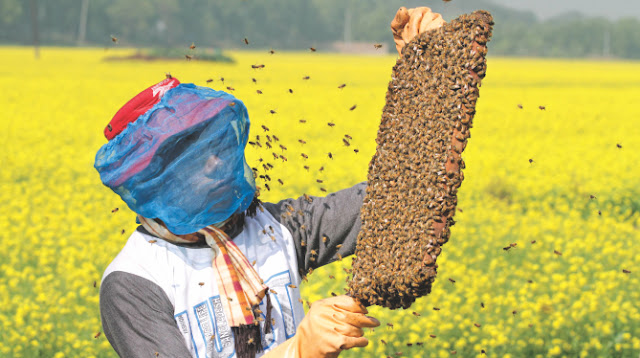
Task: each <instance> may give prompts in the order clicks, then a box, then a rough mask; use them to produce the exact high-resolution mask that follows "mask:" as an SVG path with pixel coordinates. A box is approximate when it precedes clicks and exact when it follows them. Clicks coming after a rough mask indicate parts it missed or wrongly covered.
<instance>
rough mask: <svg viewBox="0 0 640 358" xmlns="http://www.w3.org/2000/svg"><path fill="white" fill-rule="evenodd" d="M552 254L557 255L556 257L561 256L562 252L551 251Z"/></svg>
mask: <svg viewBox="0 0 640 358" xmlns="http://www.w3.org/2000/svg"><path fill="white" fill-rule="evenodd" d="M553 253H554V254H556V255H558V256H562V252H560V251H558V250H553Z"/></svg>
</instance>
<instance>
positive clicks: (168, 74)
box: [164, 72, 173, 80]
mask: <svg viewBox="0 0 640 358" xmlns="http://www.w3.org/2000/svg"><path fill="white" fill-rule="evenodd" d="M164 76H165V77H166V78H167V79H168V80H170V79H172V78H173V76H171V73H170V72H167V73H165V74H164Z"/></svg>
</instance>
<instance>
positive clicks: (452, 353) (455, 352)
mask: <svg viewBox="0 0 640 358" xmlns="http://www.w3.org/2000/svg"><path fill="white" fill-rule="evenodd" d="M443 1H451V0H443ZM456 354H458V352H457V351H451V355H452V356H454V355H456Z"/></svg>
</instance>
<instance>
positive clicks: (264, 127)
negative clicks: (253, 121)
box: [262, 124, 269, 132]
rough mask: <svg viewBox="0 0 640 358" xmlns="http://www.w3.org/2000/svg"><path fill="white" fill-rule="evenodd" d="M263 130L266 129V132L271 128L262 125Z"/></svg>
mask: <svg viewBox="0 0 640 358" xmlns="http://www.w3.org/2000/svg"><path fill="white" fill-rule="evenodd" d="M262 129H264V131H265V132H268V131H269V128H268V127H267V126H265V125H264V124H263V125H262Z"/></svg>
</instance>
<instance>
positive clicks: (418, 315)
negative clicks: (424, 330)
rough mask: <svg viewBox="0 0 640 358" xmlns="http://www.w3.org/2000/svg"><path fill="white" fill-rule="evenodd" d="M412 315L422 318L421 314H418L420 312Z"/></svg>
mask: <svg viewBox="0 0 640 358" xmlns="http://www.w3.org/2000/svg"><path fill="white" fill-rule="evenodd" d="M412 313H413V315H414V316H416V317H420V313H418V312H412Z"/></svg>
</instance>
